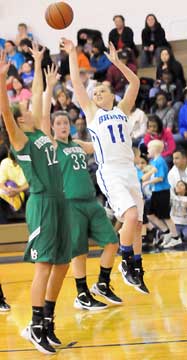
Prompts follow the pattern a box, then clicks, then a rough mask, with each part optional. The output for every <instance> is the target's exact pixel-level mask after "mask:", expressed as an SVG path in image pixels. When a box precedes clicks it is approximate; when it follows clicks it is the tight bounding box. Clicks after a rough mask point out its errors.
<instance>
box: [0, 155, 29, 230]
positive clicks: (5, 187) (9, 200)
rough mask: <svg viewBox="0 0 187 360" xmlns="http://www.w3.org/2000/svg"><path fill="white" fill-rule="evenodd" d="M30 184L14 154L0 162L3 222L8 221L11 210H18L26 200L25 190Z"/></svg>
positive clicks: (0, 200) (0, 204) (0, 197)
mask: <svg viewBox="0 0 187 360" xmlns="http://www.w3.org/2000/svg"><path fill="white" fill-rule="evenodd" d="M27 189H28V184H27V181H26V179H25V176H24V174H23V171H22V169H21V167H20V166H19V165H18V164H17V162H16V161H15V158H14V156H13V154H11V153H9V156H8V157H7V158H6V159H4V160H2V162H1V164H0V209H1V224H3V223H7V222H8V214H9V213H10V210H14V211H18V210H20V209H21V208H22V206H23V204H24V200H25V194H24V192H25V191H26V190H27Z"/></svg>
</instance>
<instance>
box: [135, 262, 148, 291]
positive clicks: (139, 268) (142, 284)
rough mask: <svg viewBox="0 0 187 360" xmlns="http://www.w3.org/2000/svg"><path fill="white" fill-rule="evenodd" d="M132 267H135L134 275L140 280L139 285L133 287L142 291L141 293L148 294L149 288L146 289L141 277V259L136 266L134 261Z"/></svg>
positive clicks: (142, 271)
mask: <svg viewBox="0 0 187 360" xmlns="http://www.w3.org/2000/svg"><path fill="white" fill-rule="evenodd" d="M134 269H135V272H136V276H137V278H138V279H139V281H140V285H139V286H135V289H136V290H138V291H140V292H142V293H143V294H149V290H148V288H147V286H146V285H145V283H144V279H143V276H144V270H143V267H142V262H141V260H140V264H138V265H137V266H136V263H135V267H134Z"/></svg>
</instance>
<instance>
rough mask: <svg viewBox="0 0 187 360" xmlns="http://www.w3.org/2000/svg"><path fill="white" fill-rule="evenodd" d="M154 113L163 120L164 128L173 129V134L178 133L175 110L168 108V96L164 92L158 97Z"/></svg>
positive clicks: (158, 94)
mask: <svg viewBox="0 0 187 360" xmlns="http://www.w3.org/2000/svg"><path fill="white" fill-rule="evenodd" d="M154 113H155V115H157V116H158V117H159V118H160V119H161V120H162V124H163V127H164V128H169V129H171V131H172V133H175V132H176V131H177V127H178V124H177V122H176V117H175V110H174V109H173V108H172V107H170V106H168V100H167V94H166V93H165V92H164V91H159V92H158V93H157V95H156V99H155V107H154Z"/></svg>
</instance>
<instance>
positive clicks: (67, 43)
mask: <svg viewBox="0 0 187 360" xmlns="http://www.w3.org/2000/svg"><path fill="white" fill-rule="evenodd" d="M60 48H61V49H62V50H64V51H65V52H67V54H70V52H71V51H72V50H73V49H74V48H75V45H74V43H73V41H71V40H69V39H66V38H64V37H63V38H62V39H61V42H60Z"/></svg>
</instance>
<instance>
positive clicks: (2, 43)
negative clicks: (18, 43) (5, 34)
mask: <svg viewBox="0 0 187 360" xmlns="http://www.w3.org/2000/svg"><path fill="white" fill-rule="evenodd" d="M5 42H6V40H5V39H2V38H0V50H2V49H4V47H5Z"/></svg>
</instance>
